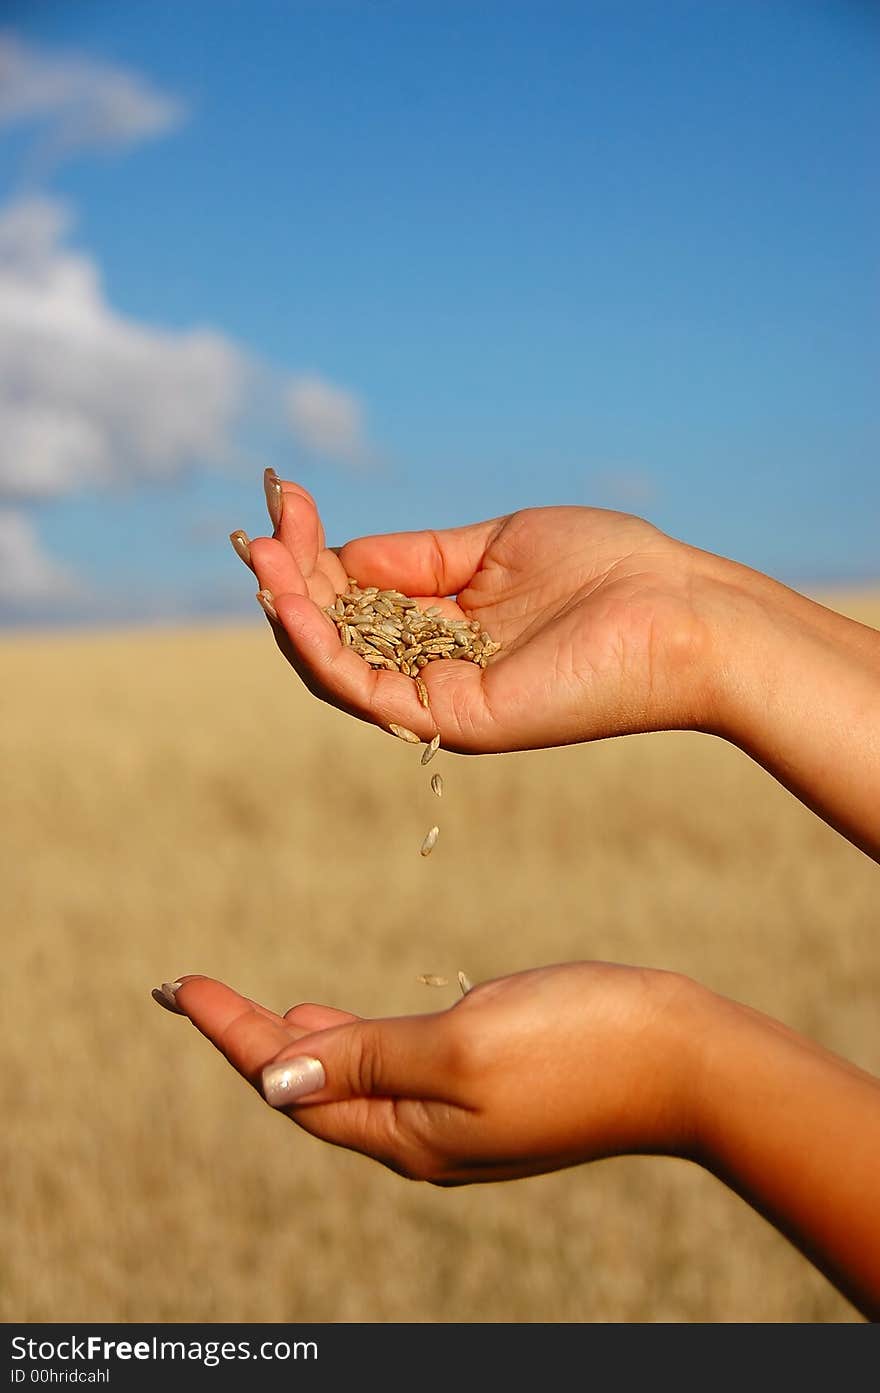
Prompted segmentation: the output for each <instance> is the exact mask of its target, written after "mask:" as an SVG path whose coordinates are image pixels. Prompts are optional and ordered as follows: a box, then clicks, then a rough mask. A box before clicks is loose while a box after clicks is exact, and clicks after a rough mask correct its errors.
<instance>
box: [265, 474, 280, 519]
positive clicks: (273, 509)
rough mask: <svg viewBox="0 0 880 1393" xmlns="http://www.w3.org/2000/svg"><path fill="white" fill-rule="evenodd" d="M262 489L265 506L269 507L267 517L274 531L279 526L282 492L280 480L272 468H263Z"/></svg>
mask: <svg viewBox="0 0 880 1393" xmlns="http://www.w3.org/2000/svg"><path fill="white" fill-rule="evenodd" d="M263 490H264V492H265V494H266V507H267V508H268V509H269V518H270V521H271V523H272V526H273V527H274V528H275V531H276V532H277V531H278V528H279V527H280V526H281V513H282V511H283V508H284V494H283V493H282V491H281V480H280V479H279V478H278V475H277V474H276V473H275V470H274V469H264V470H263Z"/></svg>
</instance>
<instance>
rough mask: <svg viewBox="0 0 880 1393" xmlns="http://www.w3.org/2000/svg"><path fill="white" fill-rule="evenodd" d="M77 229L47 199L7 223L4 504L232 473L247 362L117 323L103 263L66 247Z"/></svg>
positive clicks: (17, 209)
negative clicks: (193, 471)
mask: <svg viewBox="0 0 880 1393" xmlns="http://www.w3.org/2000/svg"><path fill="white" fill-rule="evenodd" d="M69 221H70V214H69V210H68V209H67V208H66V206H65V205H64V204H63V203H61V202H59V201H58V200H56V199H51V198H46V197H34V198H28V199H23V200H20V201H19V202H18V203H15V204H12V205H11V206H8V207H7V208H6V209H5V210H2V211H0V497H4V496H5V497H6V498H14V497H19V498H26V497H27V498H39V497H50V496H54V495H57V494H63V493H68V492H71V491H72V490H75V489H78V488H81V487H83V486H85V485H95V484H106V483H111V482H112V481H113V480H114V478H119V477H121V476H127V477H131V476H140V477H153V478H155V477H169V476H172V475H173V474H174V473H176V472H177V471H179V470H180V469H182V468H184V467H186V466H187V465H190V464H194V463H198V462H203V463H204V462H207V463H210V462H212V461H214V462H216V463H222V462H224V461H226V460H228V459H229V458H230V457H231V455H232V453H233V443H232V438H231V432H232V430H233V427H234V425H235V422H236V420H237V418H238V415H239V413H240V411H241V410H242V407H243V405H244V401H245V397H246V393H247V388H248V378H249V375H250V372H251V367H250V365H249V362H248V359H247V356H246V354H245V353H243V352H242V351H241V350H240V349H239V348H238V347H237V346H236V345H235V344H234V343H232V342H231V341H230V340H229V339H228V338H226V337H224V336H223V335H222V334H219V333H217V332H215V331H212V330H208V329H193V330H188V331H186V332H171V331H163V330H159V329H153V328H147V327H145V326H143V325H141V324H139V323H137V322H136V321H135V320H132V319H127V318H125V317H124V316H122V315H120V314H118V313H116V311H114V310H113V308H112V307H111V306H110V305H109V304H108V302H107V300H106V298H105V296H104V292H103V289H102V286H101V280H100V275H99V271H98V267H97V265H96V264H95V262H94V261H93V260H92V259H91V258H90V257H89V256H87V255H85V254H84V253H80V252H74V251H71V250H70V249H69V248H67V247H66V246H65V245H64V244H63V238H64V234H65V232H66V230H67V227H68V225H69Z"/></svg>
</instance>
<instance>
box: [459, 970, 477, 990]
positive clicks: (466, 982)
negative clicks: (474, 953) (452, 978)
mask: <svg viewBox="0 0 880 1393" xmlns="http://www.w3.org/2000/svg"><path fill="white" fill-rule="evenodd" d="M458 985H459V986H460V987H461V994H462V996H467V994H468V992H470V991H473V988H474V984H473V982H472V981H471V979H470V977H468V975H467V973H466V972H460V973H459V974H458Z"/></svg>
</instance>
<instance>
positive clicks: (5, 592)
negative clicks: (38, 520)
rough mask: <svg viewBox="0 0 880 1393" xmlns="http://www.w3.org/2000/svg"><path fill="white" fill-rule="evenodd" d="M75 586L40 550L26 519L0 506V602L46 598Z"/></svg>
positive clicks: (69, 574) (66, 592)
mask: <svg viewBox="0 0 880 1393" xmlns="http://www.w3.org/2000/svg"><path fill="white" fill-rule="evenodd" d="M78 588H79V587H78V584H77V581H76V578H75V577H74V575H73V573H72V572H71V571H70V570H68V569H67V568H66V567H63V566H60V565H59V564H58V563H57V562H56V561H53V559H52V558H51V557H50V556H49V555H48V554H47V553H46V552H45V551H44V550H43V547H42V545H41V544H40V541H39V538H38V537H37V534H36V532H35V531H34V528H33V526H32V525H31V523H30V521H29V519H28V518H26V517H25V516H24V514H23V513H19V512H16V511H14V510H13V509H11V508H0V604H10V603H13V604H20V603H28V602H30V601H42V600H50V599H51V598H52V597H53V596H59V595H64V596H69V595H70V594H71V592H72V591H76V590H77V589H78Z"/></svg>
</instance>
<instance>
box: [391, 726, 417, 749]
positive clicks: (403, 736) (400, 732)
mask: <svg viewBox="0 0 880 1393" xmlns="http://www.w3.org/2000/svg"><path fill="white" fill-rule="evenodd" d="M388 729H389V730H390V731H391V734H392V735H396V736H397V738H398V740H405V741H406V742H407V744H409V745H421V743H422V742H421V740H420V739H419V737H418V736H417V735H416V733H415V731H413V730H408V729H407V727H406V726H396V725H390V726H389V727H388Z"/></svg>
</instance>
